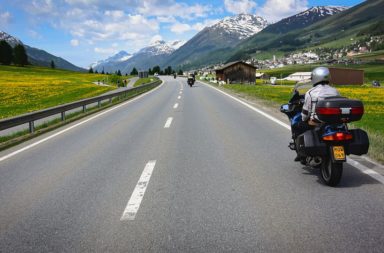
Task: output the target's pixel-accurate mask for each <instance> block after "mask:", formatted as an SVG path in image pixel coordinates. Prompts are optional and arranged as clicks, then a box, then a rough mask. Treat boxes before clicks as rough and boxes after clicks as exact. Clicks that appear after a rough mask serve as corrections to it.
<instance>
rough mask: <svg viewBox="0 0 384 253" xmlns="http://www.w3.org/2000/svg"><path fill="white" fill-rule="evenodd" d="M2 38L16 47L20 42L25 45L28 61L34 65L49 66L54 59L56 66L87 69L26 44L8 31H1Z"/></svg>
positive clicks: (69, 68) (0, 36)
mask: <svg viewBox="0 0 384 253" xmlns="http://www.w3.org/2000/svg"><path fill="white" fill-rule="evenodd" d="M0 40H5V41H7V42H8V44H10V45H11V46H12V47H15V46H16V45H18V44H21V45H24V47H25V50H26V52H27V55H28V61H29V63H31V64H32V65H38V66H46V67H49V66H50V65H51V61H54V63H55V65H56V68H61V69H68V70H73V71H85V69H82V68H79V67H77V66H75V65H73V64H72V63H70V62H68V61H66V60H65V59H63V58H61V57H57V56H55V55H52V54H50V53H48V52H46V51H44V50H41V49H38V48H34V47H30V46H28V45H26V44H24V43H23V42H22V41H21V40H19V39H17V38H15V37H14V36H12V35H10V34H8V33H6V32H3V31H0Z"/></svg>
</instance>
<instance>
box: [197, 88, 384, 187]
mask: <svg viewBox="0 0 384 253" xmlns="http://www.w3.org/2000/svg"><path fill="white" fill-rule="evenodd" d="M204 84H205V83H204ZM205 85H206V86H208V87H209V88H211V89H214V90H216V91H218V92H220V93H222V94H224V95H225V96H227V97H230V98H232V99H233V100H236V101H237V102H239V103H240V104H242V105H244V106H246V107H248V108H249V109H251V110H253V111H255V112H257V113H259V114H261V115H263V116H264V117H266V118H268V119H270V120H272V121H274V122H276V123H277V124H279V125H280V126H282V127H284V128H286V129H288V130H291V126H290V125H288V124H286V123H284V122H282V121H281V120H278V119H276V118H275V117H273V116H271V115H269V114H268V113H266V112H264V111H262V110H260V109H257V108H256V107H254V106H252V105H250V104H248V103H246V102H244V101H242V100H240V99H238V98H236V97H234V96H232V95H230V94H228V93H226V92H224V91H222V90H220V89H218V88H216V87H213V86H211V85H209V84H205ZM347 163H348V164H349V165H351V166H353V167H355V168H356V169H358V170H359V171H361V172H362V173H364V174H366V175H368V176H370V177H372V178H374V179H376V180H377V181H379V182H380V183H382V184H384V176H383V175H381V174H380V173H377V172H376V171H374V170H372V169H370V168H368V167H366V166H364V165H363V164H361V163H359V162H358V161H356V160H354V159H352V158H350V157H348V159H347Z"/></svg>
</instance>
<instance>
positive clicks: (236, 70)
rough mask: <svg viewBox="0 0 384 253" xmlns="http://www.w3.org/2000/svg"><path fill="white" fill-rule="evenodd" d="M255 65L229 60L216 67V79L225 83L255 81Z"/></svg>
mask: <svg viewBox="0 0 384 253" xmlns="http://www.w3.org/2000/svg"><path fill="white" fill-rule="evenodd" d="M256 69H257V68H256V67H255V66H253V65H251V64H248V63H245V62H242V61H236V62H230V63H228V64H225V65H224V66H222V67H221V68H219V69H216V79H217V80H218V81H224V82H226V83H255V80H256Z"/></svg>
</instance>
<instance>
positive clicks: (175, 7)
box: [137, 0, 213, 20]
mask: <svg viewBox="0 0 384 253" xmlns="http://www.w3.org/2000/svg"><path fill="white" fill-rule="evenodd" d="M212 9H213V8H212V6H210V5H201V4H194V5H188V4H186V3H178V2H176V1H174V0H147V1H141V2H140V3H139V5H138V7H137V11H138V12H139V13H140V14H143V15H145V16H157V17H168V18H171V17H177V18H180V19H188V20H190V19H194V18H199V17H206V16H207V15H208V14H209V13H210V11H211V10H212Z"/></svg>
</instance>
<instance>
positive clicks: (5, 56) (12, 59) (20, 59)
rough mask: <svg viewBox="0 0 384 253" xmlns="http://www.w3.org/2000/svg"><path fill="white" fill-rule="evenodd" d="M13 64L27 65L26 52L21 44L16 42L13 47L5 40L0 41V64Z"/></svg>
mask: <svg viewBox="0 0 384 253" xmlns="http://www.w3.org/2000/svg"><path fill="white" fill-rule="evenodd" d="M12 63H13V64H15V65H17V66H22V67H24V66H25V65H28V56H27V52H26V51H25V48H24V46H23V45H21V44H18V45H16V46H15V47H14V48H12V47H11V45H10V44H9V43H8V42H7V41H5V40H1V41H0V64H2V65H11V64H12Z"/></svg>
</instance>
